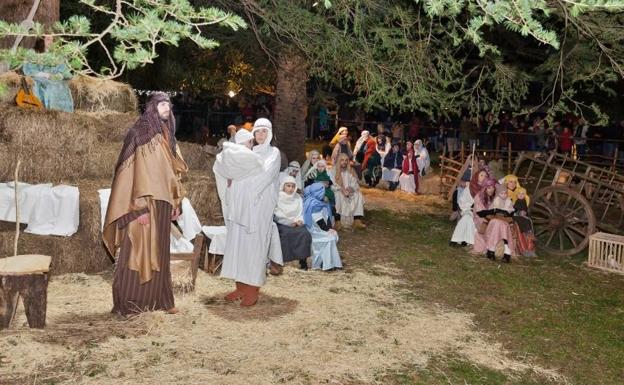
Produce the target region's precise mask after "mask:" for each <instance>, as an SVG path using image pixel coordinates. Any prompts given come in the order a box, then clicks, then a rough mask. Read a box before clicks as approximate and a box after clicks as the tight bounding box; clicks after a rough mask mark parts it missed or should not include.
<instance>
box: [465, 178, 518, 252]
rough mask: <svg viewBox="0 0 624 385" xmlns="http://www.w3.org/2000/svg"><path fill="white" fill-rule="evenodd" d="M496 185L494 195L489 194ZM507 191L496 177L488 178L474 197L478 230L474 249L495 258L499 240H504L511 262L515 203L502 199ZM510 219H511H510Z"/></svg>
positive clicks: (475, 221)
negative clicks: (489, 190) (512, 222)
mask: <svg viewBox="0 0 624 385" xmlns="http://www.w3.org/2000/svg"><path fill="white" fill-rule="evenodd" d="M489 187H496V192H495V195H494V196H489V195H488V193H487V189H488V188H489ZM503 191H505V192H506V187H505V186H502V185H499V184H496V181H495V180H494V179H491V178H489V179H487V180H486V181H485V182H484V184H483V188H482V189H481V192H480V193H479V194H477V195H476V197H475V198H474V201H475V202H474V208H473V220H474V223H475V227H476V228H477V232H476V233H475V242H474V247H473V251H474V252H475V253H479V254H481V253H486V255H487V257H488V258H490V259H494V258H495V257H494V251H495V249H496V246H497V245H498V243H499V242H501V241H503V242H504V244H505V246H504V248H505V252H504V260H505V262H509V260H510V258H511V255H512V254H513V252H514V242H513V234H512V232H511V225H510V220H511V218H510V217H511V214H512V212H513V205H512V203H511V199H509V198H506V197H505V199H502V198H501V197H500V196H499V195H501V193H502V192H503ZM508 219H509V220H508Z"/></svg>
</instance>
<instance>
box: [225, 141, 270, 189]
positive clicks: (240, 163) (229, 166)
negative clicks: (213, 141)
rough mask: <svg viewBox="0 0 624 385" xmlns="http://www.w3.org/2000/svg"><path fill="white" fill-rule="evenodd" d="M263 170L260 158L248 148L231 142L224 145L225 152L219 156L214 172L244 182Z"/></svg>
mask: <svg viewBox="0 0 624 385" xmlns="http://www.w3.org/2000/svg"><path fill="white" fill-rule="evenodd" d="M261 170H262V160H261V159H260V156H259V155H258V154H256V153H254V152H253V151H251V150H250V149H249V148H247V147H246V146H243V145H241V144H234V143H231V142H225V143H223V151H221V152H220V153H219V154H218V155H217V159H216V160H215V163H214V166H213V171H214V173H215V174H217V175H219V176H221V177H223V178H225V179H232V180H243V179H245V178H248V177H250V176H252V175H254V174H257V173H258V172H260V171H261Z"/></svg>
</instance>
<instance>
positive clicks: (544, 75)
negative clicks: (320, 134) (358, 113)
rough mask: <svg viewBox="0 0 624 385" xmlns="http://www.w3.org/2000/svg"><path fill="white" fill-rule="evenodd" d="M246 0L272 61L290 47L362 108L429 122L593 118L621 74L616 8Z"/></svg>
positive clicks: (612, 2) (580, 0)
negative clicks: (533, 114) (423, 116)
mask: <svg viewBox="0 0 624 385" xmlns="http://www.w3.org/2000/svg"><path fill="white" fill-rule="evenodd" d="M242 4H243V12H245V14H246V16H247V17H248V20H249V21H250V23H249V24H250V25H251V26H252V28H253V29H254V31H255V32H256V34H257V37H258V39H259V40H260V41H261V43H262V46H263V48H264V49H265V50H266V52H267V54H269V56H271V55H276V53H277V52H279V50H280V49H281V48H280V47H283V46H295V47H297V48H298V49H299V51H300V52H301V54H302V55H305V57H306V59H307V60H308V62H309V63H310V65H309V69H310V74H311V75H312V76H315V77H318V78H320V79H324V80H326V81H328V82H331V83H332V84H336V85H338V86H339V87H341V88H342V89H343V90H344V91H346V92H349V93H352V94H353V95H354V96H356V97H357V101H356V103H357V104H360V105H362V106H364V107H367V108H370V107H374V106H383V107H389V108H394V109H397V110H402V111H406V110H407V111H409V110H420V111H424V112H426V113H428V114H430V115H444V114H456V113H459V112H460V111H462V110H464V111H465V110H469V111H471V112H472V113H479V112H484V111H494V112H496V111H498V110H500V109H502V108H513V109H516V110H519V109H521V108H525V111H530V110H533V109H536V108H541V109H547V110H548V111H550V112H552V113H555V112H562V111H575V112H577V113H587V112H593V117H599V116H600V114H599V108H598V106H597V105H596V104H592V102H591V101H592V100H593V99H594V98H595V97H596V94H598V93H601V94H604V93H612V92H613V87H614V85H615V82H616V81H621V80H622V78H623V77H624V71H622V68H623V66H624V57H623V52H624V51H623V49H622V48H621V47H622V43H624V41H622V40H623V39H624V34H622V33H621V25H622V21H623V18H624V14H623V10H624V2H622V1H621V0H552V1H545V0H531V1H529V0H496V1H492V0H489V1H486V0H411V1H408V0H404V1H392V0H358V1H354V0H332V1H331V2H330V3H328V2H324V3H320V4H319V2H312V1H289V0H258V1H255V0H242ZM321 5H324V6H321ZM536 90H537V92H535V91H536ZM535 93H537V94H538V95H541V99H539V100H538V99H537V98H536V97H535V95H534V94H535ZM527 99H528V100H529V101H530V102H533V103H534V104H533V105H529V106H527V105H526V103H527ZM531 107H532V108H531Z"/></svg>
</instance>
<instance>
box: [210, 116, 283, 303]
mask: <svg viewBox="0 0 624 385" xmlns="http://www.w3.org/2000/svg"><path fill="white" fill-rule="evenodd" d="M251 133H252V135H253V137H254V140H255V142H256V143H257V144H256V145H255V146H254V147H253V153H254V154H256V155H257V156H258V157H259V159H260V162H261V165H262V166H261V168H260V169H259V171H258V172H255V173H253V175H251V176H248V177H246V178H244V179H241V180H236V179H230V180H231V182H229V181H228V184H229V186H228V187H227V190H228V191H227V194H226V196H227V198H226V201H227V209H226V214H227V216H226V227H227V238H226V247H225V254H224V256H223V266H222V268H221V277H223V278H229V279H233V280H234V281H235V282H236V290H234V291H233V292H231V293H229V294H228V295H227V296H226V299H227V300H230V301H234V300H237V299H242V301H241V306H252V305H255V304H256V302H257V301H258V294H259V290H260V287H261V286H262V285H264V283H265V281H266V266H267V263H268V262H269V258H273V262H274V263H276V264H279V265H282V264H283V262H282V261H281V250H279V255H278V253H274V252H272V250H271V249H275V248H276V247H279V242H278V245H275V243H276V242H275V241H276V240H275V234H276V232H277V227H276V226H275V223H274V222H273V211H274V209H275V206H276V204H277V198H278V188H279V186H278V175H279V169H280V161H281V159H280V152H279V150H278V149H277V148H275V147H273V146H271V139H272V138H273V134H272V126H271V122H270V121H269V120H268V119H265V118H260V119H258V120H256V122H255V123H254V126H253V130H252V131H251ZM237 134H238V133H237ZM224 151H225V149H224ZM215 166H216V163H215ZM231 167H232V168H236V167H237V166H234V165H231ZM238 167H242V166H238ZM222 175H223V173H222ZM225 176H226V177H227V175H225ZM228 179H229V178H228ZM278 240H279V238H278ZM276 259H277V260H276Z"/></svg>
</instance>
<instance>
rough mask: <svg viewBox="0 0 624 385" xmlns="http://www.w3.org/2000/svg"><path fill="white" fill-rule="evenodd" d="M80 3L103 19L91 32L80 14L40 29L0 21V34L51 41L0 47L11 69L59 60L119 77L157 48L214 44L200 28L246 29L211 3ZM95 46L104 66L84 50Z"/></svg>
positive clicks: (82, 69)
mask: <svg viewBox="0 0 624 385" xmlns="http://www.w3.org/2000/svg"><path fill="white" fill-rule="evenodd" d="M80 3H82V4H84V5H85V6H87V7H89V8H90V9H91V10H93V11H96V12H98V13H100V14H102V15H104V16H105V17H107V18H108V20H109V22H108V23H107V24H106V25H105V27H104V28H102V29H101V30H97V31H94V30H93V28H92V23H91V20H90V19H89V18H88V17H86V16H80V15H74V16H71V17H69V18H67V19H65V20H61V21H59V22H58V23H56V24H55V25H54V26H53V27H52V29H51V30H46V29H45V28H44V26H43V25H41V24H40V23H34V25H33V26H32V28H26V27H25V26H22V25H20V24H15V23H8V22H5V21H1V20H0V37H6V36H20V35H21V36H27V37H42V36H44V35H48V36H53V37H54V44H53V46H52V47H51V49H50V50H49V51H48V52H46V53H37V52H35V51H34V50H32V49H18V50H17V51H15V52H13V51H11V50H8V49H3V50H0V59H1V60H4V61H6V62H8V63H9V64H10V66H11V68H17V67H19V66H20V65H21V64H22V63H24V62H25V61H30V62H36V63H50V64H52V63H54V64H57V63H59V62H65V63H66V64H67V65H68V66H69V67H70V68H71V69H72V70H73V71H74V72H75V73H80V74H86V75H95V76H100V77H106V78H115V77H118V76H120V75H121V74H122V73H123V72H124V71H125V70H126V69H134V68H137V67H140V66H143V65H145V64H148V63H152V62H153V60H154V59H155V58H156V57H157V56H158V54H157V46H159V45H161V44H164V45H174V46H177V45H178V44H179V43H180V41H181V40H183V39H190V40H191V41H193V42H194V43H195V44H196V45H197V46H198V47H200V48H202V49H210V48H214V47H216V46H217V45H218V42H217V41H216V40H214V39H210V38H207V37H205V36H204V34H203V32H204V31H203V30H204V29H205V27H208V26H212V25H218V26H221V27H226V28H231V29H234V30H237V29H239V28H244V27H246V24H245V22H244V21H243V19H242V18H241V17H239V16H237V15H235V14H232V13H229V12H225V11H223V10H221V9H218V8H215V7H200V8H196V7H194V6H193V5H192V4H191V3H190V2H189V1H188V0H165V1H162V0H111V1H96V0H80ZM92 49H100V50H101V54H102V55H103V56H105V57H106V59H107V65H104V66H101V67H100V68H92V66H91V61H90V60H89V59H88V57H89V50H92Z"/></svg>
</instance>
